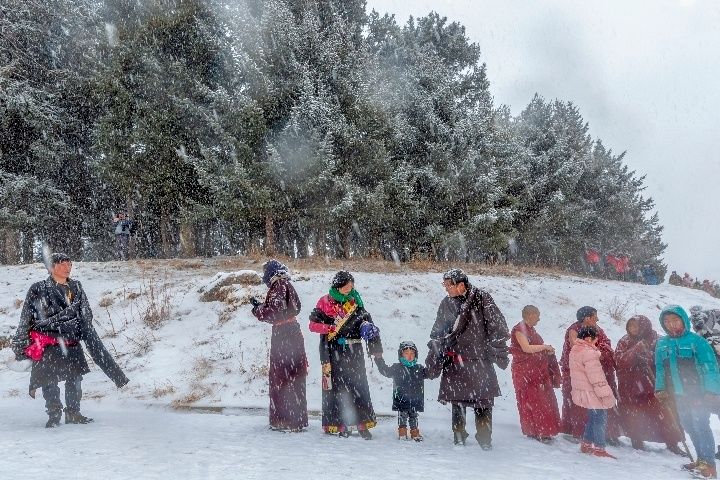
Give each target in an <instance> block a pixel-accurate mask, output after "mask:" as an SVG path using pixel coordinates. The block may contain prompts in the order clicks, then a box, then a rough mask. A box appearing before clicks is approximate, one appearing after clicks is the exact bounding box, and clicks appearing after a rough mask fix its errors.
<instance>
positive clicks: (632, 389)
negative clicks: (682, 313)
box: [615, 315, 684, 445]
mask: <svg viewBox="0 0 720 480" xmlns="http://www.w3.org/2000/svg"><path fill="white" fill-rule="evenodd" d="M630 320H635V321H637V322H638V326H639V327H640V331H639V332H638V335H637V336H632V335H630V334H629V333H628V334H627V335H625V336H624V337H623V338H622V339H620V342H618V344H617V349H616V350H615V362H616V364H617V377H618V393H619V394H620V397H619V398H618V408H619V410H620V420H621V423H622V427H623V430H624V431H625V434H626V435H627V436H628V437H630V438H631V439H632V440H634V441H648V442H659V443H668V444H671V445H677V443H678V442H680V441H682V440H683V439H684V435H683V433H682V432H681V431H680V430H679V428H678V427H677V424H676V423H675V420H674V413H673V412H672V411H670V410H668V409H667V408H666V407H665V406H664V405H663V404H662V403H660V402H659V401H658V399H657V398H655V343H656V342H657V339H658V338H659V335H658V333H657V332H656V331H655V330H653V328H652V323H651V322H650V320H649V319H648V318H647V317H644V316H642V315H637V316H635V317H632V318H631V319H630ZM629 323H630V321H628V324H629ZM671 408H672V407H671Z"/></svg>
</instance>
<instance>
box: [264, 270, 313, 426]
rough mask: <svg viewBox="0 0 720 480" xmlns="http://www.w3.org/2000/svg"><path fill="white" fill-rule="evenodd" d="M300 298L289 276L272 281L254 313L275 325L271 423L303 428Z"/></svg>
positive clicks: (304, 403) (305, 364) (305, 419)
mask: <svg viewBox="0 0 720 480" xmlns="http://www.w3.org/2000/svg"><path fill="white" fill-rule="evenodd" d="M300 307H301V304H300V298H299V297H298V294H297V292H296V291H295V288H294V287H293V286H292V284H291V283H290V280H289V279H287V278H280V279H278V280H275V281H274V282H272V284H271V285H270V290H268V293H267V296H266V297H265V302H264V303H262V304H261V305H258V306H257V307H255V308H253V310H252V313H253V315H255V316H256V317H257V319H258V320H260V321H262V322H266V323H269V324H271V325H272V326H273V328H272V337H271V340H270V373H269V386H270V387H269V389H270V426H272V427H273V428H277V429H281V430H285V429H287V430H300V429H302V428H305V427H307V426H308V414H307V399H306V386H305V379H306V377H307V369H308V361H307V357H306V355H305V342H304V341H303V335H302V331H300V325H298V323H297V320H296V319H295V316H296V315H297V314H298V313H300Z"/></svg>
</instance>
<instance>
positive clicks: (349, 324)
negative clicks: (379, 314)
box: [310, 271, 383, 440]
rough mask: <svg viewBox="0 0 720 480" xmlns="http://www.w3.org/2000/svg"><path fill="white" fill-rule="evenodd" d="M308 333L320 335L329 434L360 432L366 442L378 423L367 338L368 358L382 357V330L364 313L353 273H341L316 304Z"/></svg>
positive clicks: (324, 420) (324, 411) (324, 418)
mask: <svg viewBox="0 0 720 480" xmlns="http://www.w3.org/2000/svg"><path fill="white" fill-rule="evenodd" d="M310 331H311V332H314V333H319V334H320V362H321V363H322V373H323V391H322V425H323V430H325V432H326V433H330V434H334V433H337V434H339V435H340V436H341V437H349V436H350V429H351V428H357V430H358V432H359V433H360V436H362V437H363V438H364V439H365V440H370V439H372V434H371V433H370V429H371V428H373V427H375V425H376V424H377V421H376V417H375V410H374V409H373V405H372V400H371V398H370V387H369V385H368V380H367V373H366V371H365V354H364V353H365V352H364V351H363V345H362V341H363V340H365V342H366V344H367V348H368V354H369V355H374V356H381V355H382V352H383V349H382V342H381V341H380V330H379V329H378V328H377V326H375V324H374V323H373V321H372V317H371V316H370V314H369V313H368V312H367V310H365V306H364V303H363V300H362V298H361V297H360V294H359V293H358V291H357V290H355V279H354V278H353V276H352V275H351V274H350V272H346V271H340V272H338V273H336V274H335V276H334V277H333V280H332V286H331V288H330V292H329V293H328V294H327V295H324V296H322V297H321V298H320V300H318V302H317V305H316V306H315V308H314V309H313V311H312V312H311V313H310Z"/></svg>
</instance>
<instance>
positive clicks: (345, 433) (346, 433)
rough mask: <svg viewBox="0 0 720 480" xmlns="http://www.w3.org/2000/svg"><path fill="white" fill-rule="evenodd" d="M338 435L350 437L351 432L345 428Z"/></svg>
mask: <svg viewBox="0 0 720 480" xmlns="http://www.w3.org/2000/svg"><path fill="white" fill-rule="evenodd" d="M338 436H339V437H340V438H350V432H348V431H347V430H343V431H342V432H338Z"/></svg>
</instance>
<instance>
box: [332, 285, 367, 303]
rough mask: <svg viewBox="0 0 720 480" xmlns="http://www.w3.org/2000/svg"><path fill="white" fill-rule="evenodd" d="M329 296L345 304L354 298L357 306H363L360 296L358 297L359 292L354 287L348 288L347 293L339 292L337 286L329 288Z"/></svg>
mask: <svg viewBox="0 0 720 480" xmlns="http://www.w3.org/2000/svg"><path fill="white" fill-rule="evenodd" d="M330 296H331V297H332V298H333V299H334V300H336V301H338V302H340V304H345V303H347V302H349V301H350V300H355V305H357V306H358V308H362V306H363V301H362V298H360V294H359V293H358V291H357V290H355V289H354V288H353V289H352V290H350V293H348V294H347V295H343V294H342V293H340V290H338V289H337V288H331V289H330Z"/></svg>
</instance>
